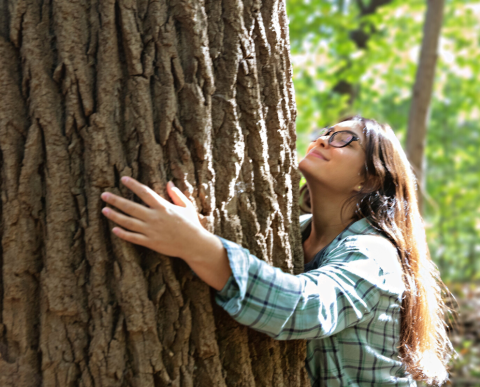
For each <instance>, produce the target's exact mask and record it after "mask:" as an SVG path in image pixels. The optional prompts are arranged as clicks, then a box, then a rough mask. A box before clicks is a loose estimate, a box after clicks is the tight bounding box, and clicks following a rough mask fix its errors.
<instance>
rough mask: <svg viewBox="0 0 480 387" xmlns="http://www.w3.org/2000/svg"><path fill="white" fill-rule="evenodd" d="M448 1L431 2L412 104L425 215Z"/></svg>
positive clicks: (410, 137) (412, 137)
mask: <svg viewBox="0 0 480 387" xmlns="http://www.w3.org/2000/svg"><path fill="white" fill-rule="evenodd" d="M444 5H445V0H428V2H427V12H426V15H425V23H424V26H423V39H422V47H421V50H420V59H419V62H418V68H417V74H416V78H415V84H414V86H413V97H412V104H411V107H410V115H409V118H408V131H407V155H408V158H409V160H410V163H411V164H412V167H413V169H414V171H415V175H416V177H417V181H418V195H417V198H418V204H419V208H420V211H423V196H424V193H425V176H424V169H425V168H424V157H425V144H426V134H427V122H428V115H429V109H430V100H431V98H432V91H433V82H434V78H435V66H436V63H437V56H438V54H437V49H438V41H439V39H440V31H441V28H442V21H443V9H444Z"/></svg>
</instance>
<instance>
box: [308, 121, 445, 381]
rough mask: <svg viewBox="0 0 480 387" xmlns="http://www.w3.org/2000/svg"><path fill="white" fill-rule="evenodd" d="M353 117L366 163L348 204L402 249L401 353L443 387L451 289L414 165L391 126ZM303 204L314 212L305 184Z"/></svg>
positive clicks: (412, 370)
mask: <svg viewBox="0 0 480 387" xmlns="http://www.w3.org/2000/svg"><path fill="white" fill-rule="evenodd" d="M350 120H354V121H358V123H359V125H363V132H364V134H365V140H366V141H365V159H366V161H365V168H364V171H363V179H364V183H363V184H362V189H361V190H360V191H359V192H358V193H356V194H354V195H353V196H352V197H351V198H350V200H349V201H347V202H346V203H345V205H346V204H347V203H351V202H353V203H356V211H355V214H354V218H353V219H352V220H359V219H362V218H366V219H367V221H368V222H369V223H370V224H371V225H372V226H373V227H374V228H375V229H377V230H379V231H380V232H381V233H382V234H383V235H385V236H386V237H387V238H388V239H389V240H390V241H391V242H392V243H393V244H394V246H395V247H396V248H397V251H398V254H399V257H400V261H401V264H402V268H403V280H404V283H405V292H404V294H403V300H402V312H401V333H400V345H399V355H400V358H401V360H402V362H403V364H404V366H405V369H406V371H407V372H408V373H409V374H411V375H412V377H413V378H414V379H415V380H419V381H420V380H423V381H425V382H427V383H428V384H433V385H440V384H442V383H444V382H445V381H446V379H447V378H448V367H447V363H448V361H449V359H450V357H451V354H452V352H453V349H452V345H451V343H450V340H449V338H448V336H447V331H446V323H445V312H446V311H447V308H446V306H445V302H444V301H443V299H442V291H444V292H445V293H447V294H449V293H448V290H447V288H446V287H445V285H444V284H443V282H442V281H441V279H440V275H439V272H438V269H437V267H436V266H435V264H434V263H433V262H432V260H431V259H430V253H429V250H428V246H427V243H426V237H425V227H424V225H423V221H422V218H421V216H420V212H419V209H418V202H417V198H416V194H415V189H416V185H415V184H416V183H415V182H416V179H415V176H414V173H413V170H412V167H411V166H410V163H409V162H408V159H407V156H406V155H405V152H404V151H403V149H402V146H401V145H400V142H399V141H398V139H397V137H396V136H395V134H394V132H393V130H392V129H391V128H390V126H388V125H383V124H379V123H378V122H377V121H375V120H372V119H367V118H363V117H360V116H355V117H349V118H346V119H344V120H342V122H343V121H350ZM300 208H301V210H302V212H304V213H305V212H311V207H310V196H309V192H308V187H307V185H306V184H305V185H304V186H303V187H302V188H301V190H300ZM344 208H345V207H344Z"/></svg>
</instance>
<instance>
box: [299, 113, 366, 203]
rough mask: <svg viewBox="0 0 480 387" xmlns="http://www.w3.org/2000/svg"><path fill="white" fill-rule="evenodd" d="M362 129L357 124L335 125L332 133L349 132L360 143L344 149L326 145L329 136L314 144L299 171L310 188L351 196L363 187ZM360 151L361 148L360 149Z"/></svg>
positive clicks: (363, 139) (344, 123)
mask: <svg viewBox="0 0 480 387" xmlns="http://www.w3.org/2000/svg"><path fill="white" fill-rule="evenodd" d="M363 127H364V125H363V124H362V123H361V122H358V121H345V122H341V123H339V124H337V125H335V126H334V127H333V129H332V133H330V135H332V134H333V132H338V131H341V130H342V131H344V130H345V131H349V132H352V133H353V134H354V135H355V136H356V137H358V138H359V139H360V142H359V141H353V142H351V143H350V144H349V145H347V146H345V147H343V148H335V147H333V146H331V145H329V144H328V139H329V136H330V135H329V136H328V137H326V136H323V137H319V138H318V139H317V140H315V141H313V142H312V143H311V144H310V145H309V147H308V149H307V155H306V156H305V158H304V159H303V160H302V161H300V163H299V169H300V171H301V172H302V173H303V175H304V176H305V179H307V182H308V184H309V187H310V188H313V189H314V187H315V186H317V185H321V186H322V187H324V188H329V189H330V190H331V191H332V192H335V193H338V194H348V195H349V194H351V193H352V191H355V190H358V186H359V185H360V184H362V182H363V178H362V171H363V169H364V165H365V151H364V147H365V135H364V134H363ZM362 147H363V148H362Z"/></svg>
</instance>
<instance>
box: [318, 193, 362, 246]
mask: <svg viewBox="0 0 480 387" xmlns="http://www.w3.org/2000/svg"><path fill="white" fill-rule="evenodd" d="M310 200H311V208H312V232H311V233H310V236H309V238H308V245H310V246H319V247H325V246H326V245H327V244H328V243H330V242H331V241H332V240H333V239H334V238H335V237H336V236H337V235H338V234H340V233H341V232H342V231H343V230H344V229H345V228H346V227H347V226H348V225H349V224H350V223H351V222H352V219H353V215H354V206H352V205H351V204H347V205H346V206H344V204H345V202H346V201H347V200H348V196H346V195H338V194H337V193H329V192H325V191H323V192H315V190H313V192H312V191H311V192H310ZM342 210H343V212H342ZM341 215H343V216H341Z"/></svg>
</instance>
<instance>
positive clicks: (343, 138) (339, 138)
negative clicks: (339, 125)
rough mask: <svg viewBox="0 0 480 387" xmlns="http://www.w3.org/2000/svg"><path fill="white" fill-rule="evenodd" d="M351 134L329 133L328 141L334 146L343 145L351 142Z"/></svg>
mask: <svg viewBox="0 0 480 387" xmlns="http://www.w3.org/2000/svg"><path fill="white" fill-rule="evenodd" d="M352 140H353V135H352V134H350V133H348V132H335V133H333V134H332V135H331V137H330V139H329V143H330V145H332V146H335V147H343V146H345V145H347V144H348V143H350V142H352Z"/></svg>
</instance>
